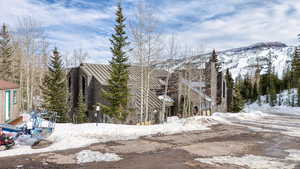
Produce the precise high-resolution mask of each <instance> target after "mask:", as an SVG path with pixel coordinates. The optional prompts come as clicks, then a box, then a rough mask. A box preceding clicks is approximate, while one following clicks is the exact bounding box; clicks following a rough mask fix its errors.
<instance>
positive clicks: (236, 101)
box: [232, 84, 245, 112]
mask: <svg viewBox="0 0 300 169" xmlns="http://www.w3.org/2000/svg"><path fill="white" fill-rule="evenodd" d="M244 104H245V101H244V99H243V97H242V96H241V92H240V85H239V84H237V85H236V86H235V88H234V94H233V101H232V112H240V111H241V110H242V109H243V108H244Z"/></svg>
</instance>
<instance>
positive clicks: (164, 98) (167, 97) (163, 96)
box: [158, 95, 174, 103]
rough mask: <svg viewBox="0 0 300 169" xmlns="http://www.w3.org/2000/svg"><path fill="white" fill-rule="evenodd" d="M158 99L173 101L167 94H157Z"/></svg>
mask: <svg viewBox="0 0 300 169" xmlns="http://www.w3.org/2000/svg"><path fill="white" fill-rule="evenodd" d="M158 98H159V100H161V101H166V102H170V103H173V102H174V100H173V99H172V98H171V97H170V96H168V95H160V96H158Z"/></svg>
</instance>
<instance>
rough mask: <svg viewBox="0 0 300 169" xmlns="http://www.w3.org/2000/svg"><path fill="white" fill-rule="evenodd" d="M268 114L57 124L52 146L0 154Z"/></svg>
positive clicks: (190, 128)
mask: <svg viewBox="0 0 300 169" xmlns="http://www.w3.org/2000/svg"><path fill="white" fill-rule="evenodd" d="M263 116H264V114H263V113H261V112H258V111H253V112H252V111H249V112H244V113H235V114H230V113H223V114H222V113H216V114H214V115H213V116H211V117H203V116H195V117H190V118H186V119H179V118H177V117H171V118H169V119H168V121H167V122H166V123H164V124H158V125H150V126H137V125H118V124H104V123H100V124H98V125H96V124H94V123H87V124H69V123H67V124H57V125H56V128H55V131H54V133H53V134H52V135H51V136H50V137H49V138H48V139H47V140H48V141H50V142H52V143H53V144H51V145H50V146H49V147H46V148H42V149H32V148H31V147H30V146H21V145H16V146H15V147H14V148H13V149H11V150H7V151H1V152H0V157H4V156H14V155H22V154H32V153H41V152H51V151H57V150H65V149H72V148H79V147H84V146H88V145H91V144H93V143H99V142H108V141H116V140H130V139H136V138H139V137H142V136H149V135H154V134H159V133H160V134H175V133H181V132H188V131H195V130H208V129H209V126H211V125H214V124H220V123H230V121H231V119H232V118H236V119H239V120H244V119H248V120H249V119H253V120H255V119H258V118H262V117H263Z"/></svg>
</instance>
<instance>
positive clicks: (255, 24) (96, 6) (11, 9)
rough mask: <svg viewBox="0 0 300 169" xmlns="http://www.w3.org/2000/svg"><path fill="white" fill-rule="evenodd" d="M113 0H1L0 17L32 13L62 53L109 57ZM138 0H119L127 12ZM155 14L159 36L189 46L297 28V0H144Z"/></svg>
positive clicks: (292, 40)
mask: <svg viewBox="0 0 300 169" xmlns="http://www.w3.org/2000/svg"><path fill="white" fill-rule="evenodd" d="M116 2H117V0H116V1H115V0H0V22H5V23H8V24H9V26H11V27H15V26H16V25H17V20H18V18H20V17H23V16H32V17H33V18H34V19H36V20H37V21H38V22H40V23H42V25H43V26H44V27H45V29H46V33H47V36H48V38H49V39H50V41H51V43H52V45H57V46H58V47H59V49H61V50H62V51H64V52H65V53H66V54H67V53H71V52H72V51H73V50H74V49H78V48H82V49H83V50H85V51H87V52H88V53H89V55H90V57H91V58H90V60H89V62H95V63H106V62H107V61H108V60H110V56H111V54H110V51H109V46H110V43H109V41H108V39H109V36H110V34H111V33H112V27H113V24H114V23H113V21H114V10H115V4H116ZM139 2H140V1H139V0H123V5H124V10H125V15H126V16H127V18H128V19H130V18H131V17H132V14H133V11H134V8H135V6H136V5H137V3H139ZM146 2H147V3H149V4H150V5H151V6H152V7H153V9H154V11H155V14H156V16H157V17H158V20H159V27H160V30H161V33H162V37H163V38H164V37H167V36H168V35H170V34H174V33H175V34H176V35H177V40H178V41H179V42H180V43H182V44H184V45H186V46H190V47H191V48H199V47H200V46H204V48H205V50H211V49H213V48H215V49H217V50H223V49H229V48H234V47H241V46H244V45H249V44H252V43H256V42H262V41H282V42H284V43H287V44H289V45H294V44H296V35H297V34H298V33H300V19H299V18H300V2H299V0H148V1H146Z"/></svg>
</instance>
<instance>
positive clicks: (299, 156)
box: [285, 150, 300, 161]
mask: <svg viewBox="0 0 300 169" xmlns="http://www.w3.org/2000/svg"><path fill="white" fill-rule="evenodd" d="M286 151H287V152H289V153H290V154H289V156H287V157H286V158H285V159H286V160H292V161H300V150H286Z"/></svg>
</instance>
